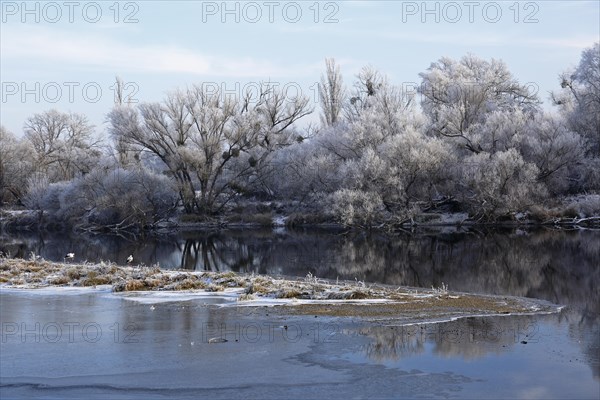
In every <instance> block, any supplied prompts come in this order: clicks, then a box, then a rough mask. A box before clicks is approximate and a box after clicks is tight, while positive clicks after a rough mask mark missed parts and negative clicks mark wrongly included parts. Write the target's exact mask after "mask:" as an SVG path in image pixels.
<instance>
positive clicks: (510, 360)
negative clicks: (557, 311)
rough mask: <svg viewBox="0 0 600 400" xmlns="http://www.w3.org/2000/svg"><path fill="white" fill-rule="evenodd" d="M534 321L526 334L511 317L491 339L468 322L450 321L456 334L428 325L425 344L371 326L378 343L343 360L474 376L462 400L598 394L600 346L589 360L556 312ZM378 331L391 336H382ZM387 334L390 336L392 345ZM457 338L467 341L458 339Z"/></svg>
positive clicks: (543, 397)
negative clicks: (531, 330) (531, 331)
mask: <svg viewBox="0 0 600 400" xmlns="http://www.w3.org/2000/svg"><path fill="white" fill-rule="evenodd" d="M503 319H504V318H503ZM521 320H522V321H521V322H523V321H524V320H523V318H521ZM529 323H533V324H535V326H536V328H535V334H534V335H529V337H525V335H524V332H525V331H524V330H523V329H522V328H523V326H525V325H521V324H520V323H519V322H515V321H514V320H512V319H511V318H506V319H504V322H502V324H501V325H503V326H501V327H497V329H498V330H497V331H495V332H494V333H496V334H497V335H496V336H492V335H490V338H491V337H493V339H492V340H486V339H485V338H481V337H480V338H479V339H478V338H477V337H475V338H474V339H473V338H472V336H470V334H471V333H472V332H474V329H472V328H471V329H469V328H468V327H466V326H464V325H466V324H465V323H464V320H463V321H458V322H453V323H449V324H450V325H454V326H453V327H451V328H450V329H453V330H454V332H456V329H458V330H459V331H461V333H462V334H458V336H456V333H455V335H450V336H444V333H440V331H439V330H436V329H435V328H433V329H432V328H431V327H429V328H425V331H427V332H428V333H425V334H423V335H421V336H420V338H421V339H422V342H421V343H419V344H418V345H416V344H415V343H414V342H415V336H414V331H413V330H404V331H402V328H401V327H397V328H396V329H395V330H391V329H389V327H380V328H375V329H374V330H373V331H372V332H371V334H369V332H368V331H369V330H370V329H369V328H366V331H367V332H365V330H363V331H362V333H363V334H366V335H367V337H370V338H372V339H374V341H373V342H371V343H369V344H367V345H364V346H362V348H361V351H358V352H348V353H345V354H343V355H341V356H340V358H342V359H344V360H347V361H349V362H351V363H354V364H363V363H368V364H379V365H383V366H385V367H386V368H390V369H397V370H404V371H405V370H418V371H421V372H423V373H446V372H449V371H451V372H452V373H454V374H458V375H464V376H468V377H469V378H471V379H472V380H473V381H472V382H471V383H470V384H468V385H464V386H463V390H462V391H461V392H460V396H459V397H460V398H489V397H492V398H540V399H551V398H563V399H564V398H594V395H595V394H596V395H597V394H598V393H600V392H599V390H600V379H598V377H594V376H593V371H592V369H591V368H590V365H589V364H588V363H589V362H591V363H592V364H595V369H596V370H597V369H598V362H599V360H598V347H596V349H595V350H596V354H595V360H593V361H592V360H586V358H587V357H589V355H585V354H582V352H581V350H582V349H581V348H580V347H579V346H578V345H577V344H576V343H573V341H571V340H569V338H568V329H569V327H568V325H567V324H566V323H564V322H563V323H557V321H556V316H548V317H534V318H530V321H529ZM444 325H447V324H444ZM456 325H463V326H462V327H457V326H456ZM421 326H423V325H421ZM441 329H444V328H441ZM418 330H419V329H418ZM418 330H417V336H419V333H418ZM377 331H379V333H381V332H382V331H384V332H385V333H386V334H384V335H377ZM519 331H521V333H520V334H519V333H517V334H516V335H515V332H519ZM389 332H397V335H393V334H389ZM409 333H410V335H409ZM382 337H386V338H387V339H388V343H387V346H386V343H385V341H384V342H383V343H382ZM457 337H460V338H461V340H456V338H457ZM446 339H449V340H446ZM521 339H526V340H527V344H523V343H521ZM587 340H588V341H590V342H594V341H596V346H598V344H597V340H598V336H594V337H588V338H587ZM390 341H392V342H394V343H389V342H390ZM410 342H413V343H410ZM394 345H395V346H394ZM390 346H391V347H390ZM374 347H376V349H374ZM392 347H395V348H392ZM440 347H441V348H442V349H440Z"/></svg>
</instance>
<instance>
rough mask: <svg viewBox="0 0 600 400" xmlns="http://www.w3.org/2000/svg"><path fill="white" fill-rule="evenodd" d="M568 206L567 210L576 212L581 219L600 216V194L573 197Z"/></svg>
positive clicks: (568, 201)
mask: <svg viewBox="0 0 600 400" xmlns="http://www.w3.org/2000/svg"><path fill="white" fill-rule="evenodd" d="M566 204H568V205H567V209H572V210H574V211H575V212H577V214H578V216H579V217H581V218H589V217H597V216H600V194H588V195H581V196H576V197H572V198H570V199H568V200H567V202H566Z"/></svg>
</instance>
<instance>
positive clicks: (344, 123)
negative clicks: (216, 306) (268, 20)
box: [0, 43, 600, 229]
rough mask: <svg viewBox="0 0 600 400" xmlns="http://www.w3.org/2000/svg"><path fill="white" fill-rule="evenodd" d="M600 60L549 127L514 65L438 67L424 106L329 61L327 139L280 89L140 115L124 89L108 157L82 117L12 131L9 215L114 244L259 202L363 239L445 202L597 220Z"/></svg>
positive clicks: (573, 83) (3, 147)
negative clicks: (188, 218) (132, 232)
mask: <svg viewBox="0 0 600 400" xmlns="http://www.w3.org/2000/svg"><path fill="white" fill-rule="evenodd" d="M599 52H600V49H599V45H598V43H596V44H595V45H594V46H592V47H591V48H588V49H586V50H585V51H584V52H583V53H582V57H581V60H580V62H579V64H578V66H577V67H576V68H575V69H574V70H572V71H568V72H565V73H563V74H562V75H561V76H560V79H559V82H560V87H558V85H557V90H556V91H554V92H553V93H551V94H550V100H551V101H552V102H553V105H554V108H553V110H552V112H551V113H549V112H547V111H543V110H542V108H541V100H540V97H539V95H538V94H537V93H534V92H533V91H532V90H531V88H530V87H528V86H527V85H523V84H521V83H519V81H518V80H517V79H515V77H513V75H512V74H511V73H510V72H509V70H508V69H507V67H506V65H505V64H504V63H503V62H502V61H499V60H495V59H492V60H490V61H487V60H483V59H480V58H477V57H475V56H472V55H467V56H465V57H463V58H462V59H460V60H453V59H449V58H441V59H440V60H438V61H437V62H434V63H432V64H431V66H430V67H429V68H428V69H427V70H426V71H425V72H423V73H421V74H420V77H421V79H422V81H421V82H420V85H419V86H418V89H417V90H418V93H416V95H410V93H407V92H406V91H405V92H403V91H402V89H401V88H399V87H397V86H395V85H393V84H392V83H390V82H389V81H388V79H387V78H386V77H385V76H384V75H382V74H381V73H379V72H378V71H376V70H374V69H373V68H370V67H366V68H364V69H363V70H362V71H361V72H360V73H359V74H358V75H357V77H356V81H355V82H353V84H352V85H351V87H346V86H345V85H344V83H343V81H342V75H341V73H340V70H339V67H338V66H336V64H335V62H334V61H333V60H326V70H325V73H324V75H323V76H322V77H321V85H320V107H321V124H320V126H319V127H316V128H315V127H309V128H304V129H302V130H300V129H299V128H297V124H296V122H297V121H298V120H300V119H301V118H302V117H304V116H306V115H308V114H310V113H311V112H313V110H312V109H311V106H310V103H309V100H308V98H306V97H303V96H296V97H290V96H288V95H287V94H286V93H284V92H282V91H281V90H279V89H278V88H277V87H275V86H273V85H269V84H264V85H263V86H262V87H261V88H260V90H259V92H258V93H248V94H247V96H245V97H244V98H234V97H233V96H231V95H225V94H223V93H220V92H218V91H216V90H215V88H214V86H211V87H210V90H208V87H207V86H203V85H199V86H194V87H191V88H188V89H186V90H178V91H174V92H172V93H170V94H168V95H167V96H166V98H165V99H164V101H162V102H160V103H142V104H137V105H134V104H129V102H128V101H127V99H124V98H123V91H122V90H118V91H117V94H118V99H117V103H116V105H115V107H114V108H113V109H112V110H111V111H110V112H109V113H108V115H107V125H108V129H107V131H108V133H109V135H110V139H111V140H110V143H107V142H103V141H99V140H98V139H97V135H96V134H95V132H94V127H93V126H91V125H90V124H89V122H88V120H87V119H86V118H85V117H84V116H82V115H79V114H67V113H61V112H58V111H55V110H51V111H48V112H44V113H42V114H35V115H33V116H32V117H30V118H29V119H28V120H27V121H26V122H25V124H24V137H23V138H22V139H17V138H15V136H14V135H12V134H11V133H10V132H7V131H6V129H4V128H2V130H1V133H0V184H1V190H0V196H1V201H2V204H3V205H6V204H11V203H12V204H17V205H22V206H25V207H27V208H28V209H32V210H37V211H39V216H40V218H42V219H44V221H62V222H68V223H71V224H73V225H76V226H79V227H110V228H113V229H126V228H134V227H135V228H142V227H151V226H155V225H156V223H158V222H160V221H163V220H165V219H166V218H169V217H171V216H173V215H174V214H176V213H184V214H197V215H203V216H216V215H223V214H227V211H228V210H230V209H231V206H232V205H233V204H238V205H239V204H240V203H242V202H243V201H244V200H248V199H257V198H258V199H263V200H264V199H268V200H279V201H280V202H281V203H283V204H293V205H294V207H296V208H297V209H300V210H304V211H305V212H312V213H313V214H320V217H323V218H325V219H327V218H331V219H336V220H337V221H339V222H341V223H343V224H347V225H355V226H373V225H379V224H386V225H394V224H399V223H403V222H406V221H408V220H410V219H411V218H413V217H414V216H415V215H417V214H419V213H422V212H423V211H426V210H430V209H432V207H435V206H436V205H438V206H439V205H440V204H443V203H444V202H445V203H446V204H448V203H451V204H452V205H453V207H454V209H455V210H461V211H464V212H468V213H469V215H470V216H471V217H472V218H474V219H477V220H486V221H490V220H497V219H499V218H507V217H508V218H520V217H522V216H528V215H529V216H530V217H536V218H548V217H551V216H552V215H554V216H559V217H560V216H564V215H566V214H569V213H571V214H573V215H572V216H575V215H576V214H579V217H586V216H590V215H598V214H599V213H600V196H599V195H598V193H600V54H599ZM117 83H118V84H121V85H122V82H121V81H120V80H117ZM419 101H420V104H419ZM419 105H420V107H419ZM561 209H562V211H557V210H561ZM311 210H312V211H311ZM565 210H566V211H565ZM561 213H562V214H561ZM565 213H566V214H565Z"/></svg>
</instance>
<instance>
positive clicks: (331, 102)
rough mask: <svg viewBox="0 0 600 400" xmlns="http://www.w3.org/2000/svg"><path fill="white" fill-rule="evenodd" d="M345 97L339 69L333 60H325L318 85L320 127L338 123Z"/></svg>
mask: <svg viewBox="0 0 600 400" xmlns="http://www.w3.org/2000/svg"><path fill="white" fill-rule="evenodd" d="M345 95H346V94H345V89H344V81H343V79H342V73H341V72H340V67H339V66H338V65H336V63H335V60H334V59H333V58H327V59H325V75H321V84H320V85H319V100H320V101H321V125H322V126H324V127H326V126H332V125H335V124H336V123H337V122H338V120H339V119H340V114H341V111H342V106H343V104H344V101H345Z"/></svg>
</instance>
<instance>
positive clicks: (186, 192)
mask: <svg viewBox="0 0 600 400" xmlns="http://www.w3.org/2000/svg"><path fill="white" fill-rule="evenodd" d="M310 112H312V110H311V109H310V108H309V107H308V99H307V98H306V97H302V96H297V97H289V96H287V94H286V93H284V92H282V91H280V90H277V89H276V88H275V87H273V86H270V85H264V86H262V87H261V88H260V90H259V92H258V93H255V94H253V95H246V96H244V98H243V99H237V98H235V97H234V96H232V95H227V94H226V93H223V92H221V91H219V90H216V89H215V88H214V86H211V87H207V86H204V85H199V86H194V87H192V88H190V89H187V90H185V91H182V90H179V91H175V92H172V93H170V94H169V95H168V96H167V97H166V98H165V100H164V101H163V102H162V103H143V104H140V105H139V106H137V107H135V108H134V107H122V106H116V107H115V108H114V109H113V110H112V111H111V112H110V113H109V115H108V120H109V123H110V127H109V130H110V133H111V135H112V137H113V139H114V140H116V141H123V142H126V143H128V144H131V145H134V146H136V147H139V148H141V149H143V150H144V151H147V152H150V153H152V154H153V155H154V156H156V157H158V158H159V159H160V160H161V161H162V163H163V164H164V166H165V169H166V172H167V173H168V174H169V175H170V176H172V177H173V179H174V180H175V181H176V182H177V185H178V190H179V196H180V199H181V202H182V204H183V206H184V208H185V211H186V212H188V213H196V212H197V213H214V212H218V211H220V210H221V209H222V207H223V206H224V205H225V204H227V202H228V201H229V200H230V199H231V198H232V197H233V196H234V195H235V190H234V189H235V188H237V187H238V184H239V182H240V181H242V180H243V179H244V177H247V176H248V175H251V174H252V173H255V170H256V168H259V167H260V166H261V162H262V161H263V160H264V159H265V158H266V157H267V155H268V154H269V153H270V152H272V151H273V150H275V149H276V148H277V147H278V146H279V145H281V144H282V143H283V142H285V141H284V140H282V138H283V137H285V136H286V135H287V134H288V133H289V131H290V130H291V127H292V125H293V124H294V122H295V121H297V120H298V119H300V118H302V117H303V116H305V115H307V114H309V113H310Z"/></svg>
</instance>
